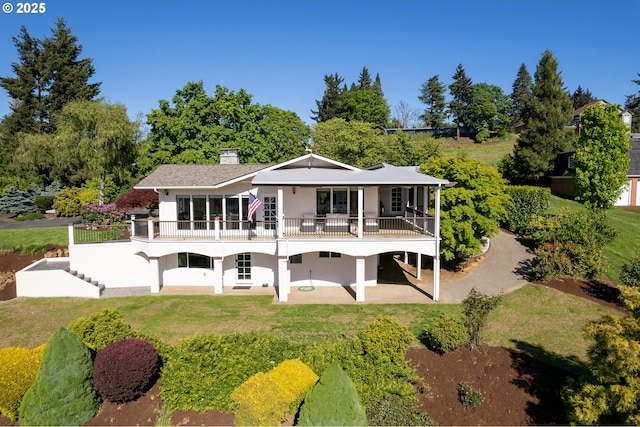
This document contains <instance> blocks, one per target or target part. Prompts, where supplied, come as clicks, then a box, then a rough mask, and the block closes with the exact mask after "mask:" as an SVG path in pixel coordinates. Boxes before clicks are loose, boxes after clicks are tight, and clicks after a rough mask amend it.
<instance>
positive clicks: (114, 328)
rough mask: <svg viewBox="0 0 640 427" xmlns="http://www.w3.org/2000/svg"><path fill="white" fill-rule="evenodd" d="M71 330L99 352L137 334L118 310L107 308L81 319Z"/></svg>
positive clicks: (72, 323)
mask: <svg viewBox="0 0 640 427" xmlns="http://www.w3.org/2000/svg"><path fill="white" fill-rule="evenodd" d="M69 330H70V331H72V332H75V333H76V335H78V336H79V337H80V339H82V341H84V342H85V343H87V344H88V345H90V346H91V347H92V348H94V349H96V350H97V351H100V350H102V349H103V348H104V347H105V346H106V345H107V344H109V343H111V342H114V341H118V340H121V339H124V338H133V337H134V336H135V332H134V331H133V329H132V328H131V325H129V324H128V323H127V321H126V320H125V319H124V316H123V315H122V313H121V312H120V311H119V310H118V309H116V308H107V309H104V310H102V311H101V312H100V313H95V314H92V315H90V316H88V317H79V318H77V319H75V320H74V321H73V322H71V324H70V325H69Z"/></svg>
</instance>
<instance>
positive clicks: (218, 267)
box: [213, 221, 224, 294]
mask: <svg viewBox="0 0 640 427" xmlns="http://www.w3.org/2000/svg"><path fill="white" fill-rule="evenodd" d="M216 224H217V227H218V234H219V233H220V221H216ZM222 261H223V259H222V258H214V259H213V277H214V281H215V282H214V284H213V293H214V294H221V293H222V289H223V288H224V282H223V277H224V267H223V265H222Z"/></svg>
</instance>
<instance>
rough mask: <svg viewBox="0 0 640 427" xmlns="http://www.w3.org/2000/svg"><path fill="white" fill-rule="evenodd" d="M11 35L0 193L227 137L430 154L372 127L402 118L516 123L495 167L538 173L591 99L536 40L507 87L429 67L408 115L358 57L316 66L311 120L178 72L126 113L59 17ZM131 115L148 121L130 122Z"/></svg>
mask: <svg viewBox="0 0 640 427" xmlns="http://www.w3.org/2000/svg"><path fill="white" fill-rule="evenodd" d="M13 42H14V45H15V47H16V50H17V53H18V60H17V61H16V62H15V63H13V64H12V70H13V73H14V75H13V76H9V77H0V86H1V87H2V88H3V89H4V90H6V91H7V93H8V94H9V97H10V98H11V100H12V101H11V102H12V103H11V106H10V113H9V114H7V115H6V116H5V117H3V118H2V122H1V123H0V195H1V194H3V193H4V192H6V189H8V188H10V187H12V186H15V187H21V188H23V189H26V188H28V186H29V185H30V184H31V183H36V184H38V185H40V186H41V187H42V188H44V187H46V186H47V185H50V184H51V183H54V182H57V183H60V184H61V185H62V186H82V185H84V184H86V183H88V182H95V183H96V184H95V185H97V186H98V187H99V188H100V194H101V200H103V198H104V197H105V194H106V193H108V192H105V191H104V189H105V188H107V187H109V185H111V186H116V187H119V188H126V187H130V186H131V184H132V183H133V182H135V181H136V180H137V179H139V178H141V177H143V176H145V175H146V174H148V173H149V172H151V171H152V170H154V169H155V168H156V167H157V166H158V165H160V164H163V163H217V162H218V161H219V153H220V149H221V148H227V147H233V148H238V150H239V156H240V161H241V162H245V163H275V162H280V161H284V160H287V159H290V158H293V157H296V156H298V155H300V154H301V153H304V149H305V148H308V147H310V146H313V149H314V151H315V152H318V153H319V154H325V155H328V156H331V157H333V158H336V159H337V160H341V161H345V162H348V163H351V164H355V165H358V166H369V165H371V164H374V163H379V162H383V161H384V162H388V163H391V164H395V165H410V164H413V165H415V164H421V163H422V162H424V161H425V160H426V159H428V158H431V157H434V156H437V154H438V147H437V144H436V143H434V141H432V140H429V141H427V142H422V143H416V142H415V141H414V140H413V139H412V138H410V137H408V136H407V135H402V134H396V135H386V134H385V133H384V132H383V129H384V128H388V127H406V126H407V125H408V124H409V122H410V120H412V117H414V118H415V120H418V125H420V126H425V127H430V128H444V127H451V128H454V129H455V131H456V133H457V136H458V137H459V136H460V131H461V129H464V128H467V129H473V130H474V135H475V139H476V141H477V142H481V141H483V140H485V139H486V138H489V137H490V136H491V135H504V134H507V133H508V132H510V131H512V130H513V129H514V128H515V127H516V126H519V127H522V128H523V131H522V133H521V134H520V135H519V138H518V143H517V146H516V148H515V150H514V152H513V153H512V154H511V155H510V156H508V157H507V158H505V159H503V161H502V162H501V166H500V172H501V173H502V175H503V176H504V177H506V178H507V179H508V180H509V181H511V182H513V183H540V182H541V180H542V179H543V178H544V176H545V174H547V173H548V172H549V171H550V169H551V167H552V162H553V159H554V158H555V155H556V154H557V153H559V152H561V151H564V150H567V149H569V148H572V147H574V146H575V143H576V140H575V138H574V137H573V136H572V135H571V134H570V133H569V132H568V131H567V130H566V124H567V123H568V122H569V121H570V120H571V119H572V112H573V110H574V109H575V108H577V107H580V106H582V105H585V104H586V103H589V102H591V101H593V100H594V99H595V97H594V96H593V95H592V94H591V92H590V91H589V90H588V89H587V90H585V89H583V88H582V87H578V89H577V90H576V91H575V92H574V93H573V94H569V93H568V91H567V90H566V89H565V88H564V85H563V82H562V78H561V76H560V73H559V72H558V70H557V67H558V64H557V61H556V59H555V58H554V57H553V55H552V54H551V52H550V51H547V52H545V53H544V54H543V55H542V58H541V60H540V63H539V64H538V66H537V67H536V71H535V74H534V76H533V78H532V76H531V75H530V74H529V72H528V70H527V68H526V66H525V65H524V64H522V65H521V66H520V69H519V70H518V73H517V76H516V79H515V81H514V83H513V86H512V92H511V94H509V95H506V94H505V93H504V92H503V91H502V89H501V88H499V87H498V86H495V85H490V84H488V83H473V81H472V80H471V78H470V77H469V76H468V75H467V73H466V71H465V69H464V67H463V65H462V64H459V65H458V67H457V68H456V70H455V72H454V74H453V75H452V78H451V83H450V84H449V85H448V86H446V85H445V83H443V82H442V81H441V80H440V77H439V75H437V74H436V75H434V76H432V77H430V78H428V79H427V80H426V81H425V82H424V83H423V84H422V86H421V87H420V89H419V94H418V99H419V100H420V101H421V102H422V103H423V104H424V110H423V111H422V112H421V114H419V115H418V114H416V113H414V112H412V111H411V110H410V109H409V108H408V107H407V105H406V104H404V105H400V106H399V108H398V109H397V110H396V112H395V113H396V114H395V115H392V113H391V109H390V107H389V105H388V104H387V101H386V100H385V98H384V92H383V89H382V82H381V78H380V75H379V74H376V75H375V77H374V78H372V76H371V74H370V73H369V70H368V69H367V68H366V67H363V69H362V71H361V73H360V75H359V78H358V80H357V81H356V82H353V83H351V84H350V85H347V84H346V83H345V81H344V78H343V77H341V76H340V75H339V74H338V73H337V72H336V73H334V74H328V75H325V76H324V82H325V90H324V93H323V96H322V98H321V99H319V100H316V101H315V102H316V106H317V108H316V109H315V110H312V113H313V117H312V118H313V119H314V120H315V121H316V122H317V123H316V124H315V125H314V126H313V127H310V126H308V125H306V124H305V123H304V122H303V121H302V120H301V119H300V118H299V117H298V116H297V115H296V114H295V113H292V112H290V111H285V110H282V109H279V108H277V107H273V106H270V105H260V104H257V103H254V102H253V100H252V95H251V94H249V93H248V92H246V91H245V90H244V89H240V90H239V91H237V92H234V91H231V90H229V89H227V88H225V87H223V86H219V85H218V86H216V87H215V91H214V93H213V94H208V93H206V91H205V90H204V85H203V82H202V81H200V82H188V83H187V84H186V85H185V86H184V87H183V88H180V89H178V90H176V93H175V95H174V96H173V98H172V99H171V100H161V101H159V105H158V107H157V108H155V109H153V110H152V111H151V112H150V113H149V114H147V115H146V120H142V119H139V120H133V121H132V120H130V119H129V118H128V116H127V113H126V107H125V106H124V105H118V104H110V103H108V102H106V101H105V100H104V99H103V98H100V97H99V95H100V85H101V84H100V83H99V82H93V81H92V77H93V76H94V74H95V69H94V67H93V60H92V59H91V58H83V57H82V55H81V54H82V45H81V44H80V43H79V42H78V39H77V37H76V36H75V35H73V34H72V32H71V28H69V27H68V26H67V23H66V22H65V21H64V19H59V20H58V21H56V23H55V26H54V27H53V28H52V29H51V34H50V35H49V36H47V37H44V38H42V39H38V38H35V37H32V36H31V35H30V34H29V32H28V30H27V29H26V28H25V27H24V26H23V27H22V28H21V29H20V32H19V34H18V35H17V36H16V37H14V38H13ZM639 76H640V74H639ZM634 82H635V83H638V84H639V85H640V80H634ZM447 89H448V91H449V99H450V100H449V101H448V102H447V101H446V99H447V97H446V91H447ZM625 106H626V108H627V109H630V110H638V109H639V108H640V107H639V106H640V91H639V92H638V94H636V95H631V96H628V97H627V104H626V105H625ZM638 119H640V113H638V114H636V115H635V117H634V121H637V120H638ZM143 122H144V123H143ZM143 124H146V125H147V126H148V129H149V130H148V132H142V130H141V129H142V126H143Z"/></svg>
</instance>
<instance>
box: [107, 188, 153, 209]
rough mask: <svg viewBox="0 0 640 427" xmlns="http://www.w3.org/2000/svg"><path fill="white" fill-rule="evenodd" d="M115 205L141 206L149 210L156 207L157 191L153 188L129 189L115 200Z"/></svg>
mask: <svg viewBox="0 0 640 427" xmlns="http://www.w3.org/2000/svg"><path fill="white" fill-rule="evenodd" d="M116 206H117V207H118V208H120V209H131V208H143V209H147V210H148V211H149V212H151V211H152V210H154V209H157V208H158V193H156V192H155V191H153V190H136V189H131V190H130V191H129V192H128V193H126V194H125V195H123V196H122V197H120V198H119V199H118V200H116Z"/></svg>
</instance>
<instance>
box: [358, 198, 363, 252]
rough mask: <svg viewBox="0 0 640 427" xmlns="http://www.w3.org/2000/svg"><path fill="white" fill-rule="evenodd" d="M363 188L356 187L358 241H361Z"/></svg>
mask: <svg viewBox="0 0 640 427" xmlns="http://www.w3.org/2000/svg"><path fill="white" fill-rule="evenodd" d="M363 211H364V187H363V186H362V185H359V186H358V239H362V228H363V225H364V221H363V220H362V215H363V214H364V212H363Z"/></svg>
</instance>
